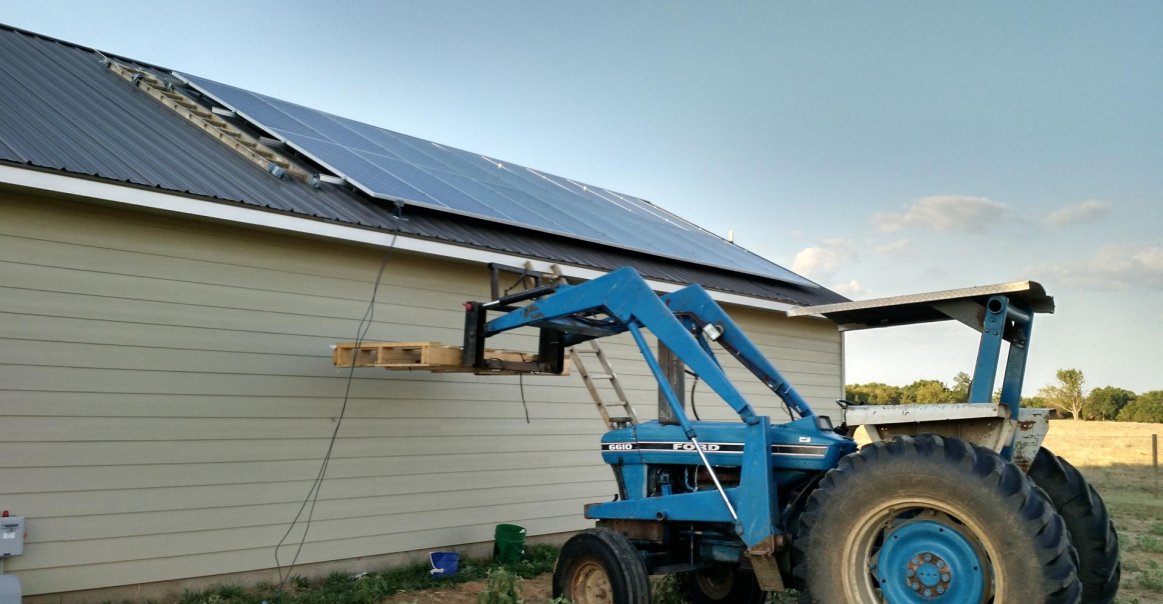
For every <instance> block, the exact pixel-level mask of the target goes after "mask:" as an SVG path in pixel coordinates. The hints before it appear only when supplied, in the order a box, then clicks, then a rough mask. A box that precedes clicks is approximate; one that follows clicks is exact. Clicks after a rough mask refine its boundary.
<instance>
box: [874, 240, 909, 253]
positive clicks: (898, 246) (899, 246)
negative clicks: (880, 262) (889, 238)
mask: <svg viewBox="0 0 1163 604" xmlns="http://www.w3.org/2000/svg"><path fill="white" fill-rule="evenodd" d="M910 244H912V241H909V240H908V239H897V240H896V241H893V242H891V243H886V244H884V245H878V246H876V247H874V248H872V251H873V252H876V253H877V254H880V255H881V256H887V255H888V254H892V253H894V252H899V251H901V250H903V249H905V248H906V247H909V245H910Z"/></svg>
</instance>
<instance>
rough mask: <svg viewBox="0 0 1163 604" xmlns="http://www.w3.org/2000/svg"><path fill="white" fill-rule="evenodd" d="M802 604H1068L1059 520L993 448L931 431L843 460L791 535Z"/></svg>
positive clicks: (1069, 581)
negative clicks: (995, 603) (801, 589)
mask: <svg viewBox="0 0 1163 604" xmlns="http://www.w3.org/2000/svg"><path fill="white" fill-rule="evenodd" d="M796 550H797V563H796V567H795V574H796V575H797V577H799V578H800V580H801V581H802V582H803V588H804V589H803V591H802V594H803V600H804V601H807V602H818V603H822V604H831V603H835V602H848V603H851V604H880V603H882V602H891V603H892V604H920V603H931V604H984V603H986V602H999V603H1000V602H1004V603H1006V604H1009V603H1011V602H1015V603H1016V602H1020V603H1023V604H1026V603H1029V604H1043V603H1044V604H1074V603H1076V602H1078V601H1079V597H1080V594H1081V586H1080V585H1079V581H1078V577H1077V576H1076V573H1075V561H1074V551H1073V549H1072V548H1071V547H1070V542H1069V539H1068V535H1067V532H1066V527H1065V525H1064V523H1063V521H1062V518H1061V517H1060V516H1058V514H1057V513H1055V512H1054V510H1053V509H1052V508H1051V507H1050V505H1049V504H1048V503H1047V501H1046V500H1045V498H1044V497H1043V495H1042V494H1041V493H1040V492H1039V491H1038V489H1037V488H1035V487H1034V485H1033V483H1032V481H1031V480H1030V479H1029V478H1027V477H1026V475H1025V474H1024V473H1023V472H1022V471H1021V470H1020V469H1019V468H1018V467H1017V466H1015V465H1013V464H1012V463H1009V462H1007V461H1005V460H1004V459H1002V458H1001V457H1000V456H998V455H997V454H995V453H994V452H992V451H989V450H987V449H983V448H980V447H976V446H974V445H971V444H969V443H967V442H965V441H962V440H959V439H955V438H943V437H941V436H936V435H921V436H917V437H907V436H905V437H900V438H898V439H896V440H893V441H892V442H888V443H884V442H878V443H874V444H872V445H868V446H866V447H864V448H863V449H862V450H861V451H860V452H859V453H856V454H854V455H849V456H848V457H845V458H844V459H842V460H841V461H840V463H839V465H838V466H837V467H836V468H834V469H832V470H831V471H829V472H828V474H827V475H825V476H824V478H823V480H821V482H820V484H819V486H818V487H817V489H816V490H815V492H814V493H813V494H812V495H811V497H809V499H808V501H807V504H806V506H805V509H804V513H803V515H802V517H801V519H800V527H799V536H798V538H797V539H796Z"/></svg>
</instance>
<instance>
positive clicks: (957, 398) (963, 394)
mask: <svg viewBox="0 0 1163 604" xmlns="http://www.w3.org/2000/svg"><path fill="white" fill-rule="evenodd" d="M972 385H973V377H972V376H970V375H969V374H968V373H965V372H964V371H962V372H960V373H958V374H957V375H955V376H953V387H952V388H950V389H949V396H950V397H952V400H953V402H954V403H964V402H965V401H968V400H969V388H970V386H972Z"/></svg>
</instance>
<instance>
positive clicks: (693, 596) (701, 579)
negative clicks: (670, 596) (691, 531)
mask: <svg viewBox="0 0 1163 604" xmlns="http://www.w3.org/2000/svg"><path fill="white" fill-rule="evenodd" d="M678 580H679V582H680V583H681V584H682V585H684V586H685V587H686V594H687V601H688V602H690V604H761V603H762V602H764V601H766V600H767V593H766V592H764V591H763V590H762V589H760V588H759V582H758V581H757V580H756V579H755V573H753V572H751V571H749V570H740V569H739V568H738V567H737V566H735V565H733V564H716V565H714V566H711V567H709V568H704V569H701V570H693V571H690V572H685V573H681V574H680V575H679V577H678Z"/></svg>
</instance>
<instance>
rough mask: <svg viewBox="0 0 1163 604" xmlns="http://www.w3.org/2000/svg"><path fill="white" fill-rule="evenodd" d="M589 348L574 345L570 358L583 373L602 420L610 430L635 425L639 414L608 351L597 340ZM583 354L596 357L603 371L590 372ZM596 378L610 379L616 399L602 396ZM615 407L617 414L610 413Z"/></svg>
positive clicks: (578, 370) (582, 375)
mask: <svg viewBox="0 0 1163 604" xmlns="http://www.w3.org/2000/svg"><path fill="white" fill-rule="evenodd" d="M588 344H589V348H585V347H584V345H578V346H573V347H571V348H570V349H569V358H570V360H571V361H572V362H573V365H574V367H576V368H577V372H578V374H579V375H581V378H582V381H583V382H585V384H586V390H589V391H590V397H591V398H593V399H594V405H596V406H597V407H598V413H600V414H601V416H602V421H604V422H606V426H607V427H608V428H609V429H610V430H616V429H618V428H624V427H626V426H633V425H636V424H637V423H638V414H637V413H635V412H634V407H633V406H632V405H631V404H630V401H629V400H628V399H627V398H626V392H625V391H624V390H622V384H621V382H619V381H618V374H617V373H615V372H614V369H613V367H611V366H610V360H609V359H608V358H606V353H605V352H603V351H602V347H601V346H599V345H598V341H597V340H590V341H589V342H588ZM582 356H593V357H596V358H597V360H598V363H599V364H600V365H601V366H602V373H590V370H589V369H588V368H587V367H586V365H585V363H583V362H582ZM595 380H609V382H610V386H612V387H613V389H614V395H615V396H616V397H617V400H616V401H613V402H606V400H605V398H603V397H602V393H601V391H600V390H598V387H597V385H596V384H595V383H594V382H595ZM611 409H613V410H614V413H615V414H616V415H610V410H611Z"/></svg>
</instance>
